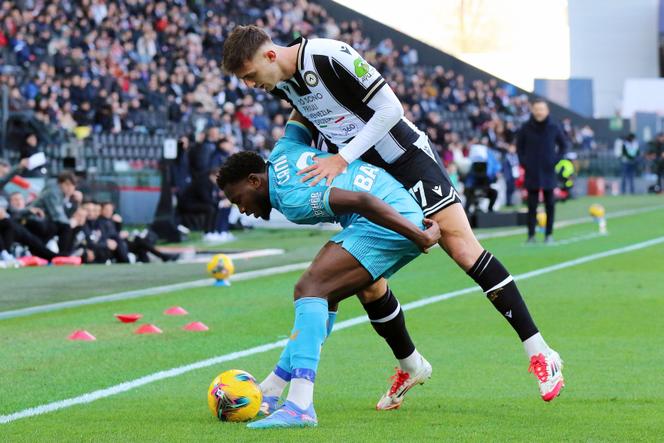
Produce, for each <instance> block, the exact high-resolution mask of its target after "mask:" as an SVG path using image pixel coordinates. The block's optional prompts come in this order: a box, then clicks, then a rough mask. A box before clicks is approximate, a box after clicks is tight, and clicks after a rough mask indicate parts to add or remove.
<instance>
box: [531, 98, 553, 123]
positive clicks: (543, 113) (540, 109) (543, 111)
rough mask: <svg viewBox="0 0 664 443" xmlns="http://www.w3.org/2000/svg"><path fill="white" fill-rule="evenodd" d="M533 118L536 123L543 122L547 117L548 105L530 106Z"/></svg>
mask: <svg viewBox="0 0 664 443" xmlns="http://www.w3.org/2000/svg"><path fill="white" fill-rule="evenodd" d="M532 112H533V117H534V118H535V120H537V121H538V122H541V121H544V119H545V118H547V117H548V115H549V105H547V104H546V103H544V102H538V103H535V104H534V105H533V106H532Z"/></svg>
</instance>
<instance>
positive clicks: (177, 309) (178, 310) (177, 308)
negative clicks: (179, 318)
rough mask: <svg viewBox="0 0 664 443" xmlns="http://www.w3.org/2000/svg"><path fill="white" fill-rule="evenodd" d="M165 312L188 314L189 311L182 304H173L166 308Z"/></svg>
mask: <svg viewBox="0 0 664 443" xmlns="http://www.w3.org/2000/svg"><path fill="white" fill-rule="evenodd" d="M164 314H166V315H187V314H189V313H188V312H187V310H186V309H184V308H183V307H182V306H173V307H172V308H168V309H166V310H165V311H164Z"/></svg>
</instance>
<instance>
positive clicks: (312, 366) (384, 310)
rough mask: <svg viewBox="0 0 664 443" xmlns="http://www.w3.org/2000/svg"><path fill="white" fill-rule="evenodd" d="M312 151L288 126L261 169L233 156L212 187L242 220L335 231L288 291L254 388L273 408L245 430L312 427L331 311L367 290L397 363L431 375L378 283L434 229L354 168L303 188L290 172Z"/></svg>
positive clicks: (387, 187)
mask: <svg viewBox="0 0 664 443" xmlns="http://www.w3.org/2000/svg"><path fill="white" fill-rule="evenodd" d="M310 143H311V133H310V132H309V130H308V129H307V128H306V127H305V126H304V125H302V124H300V123H298V122H292V121H291V122H289V123H288V125H287V126H286V132H285V135H284V137H282V138H281V139H280V140H279V141H278V142H277V144H276V146H275V148H274V150H273V151H272V154H271V155H270V158H269V159H268V162H267V164H266V163H265V162H264V160H263V159H262V158H261V157H260V156H258V155H257V154H255V153H252V152H241V153H238V154H235V155H233V156H231V157H230V158H229V159H228V160H227V162H226V163H225V164H224V165H223V166H222V168H221V169H220V171H219V175H218V177H217V184H218V185H219V187H220V188H221V189H222V190H223V191H224V193H225V194H226V196H227V197H228V198H229V199H230V200H231V202H233V203H234V204H236V205H237V206H238V207H239V209H240V211H241V212H242V213H244V214H251V215H254V216H256V217H261V218H264V219H269V216H270V212H271V210H272V209H273V208H274V209H275V210H277V211H279V212H281V213H282V214H284V215H285V216H286V218H288V219H289V220H291V221H293V222H295V223H298V224H316V223H319V222H333V223H340V224H341V226H342V227H343V230H342V231H341V232H340V233H339V234H337V235H335V236H334V237H332V239H331V240H330V241H329V242H328V243H327V244H326V245H325V246H324V247H323V248H322V249H321V251H320V252H319V253H318V255H317V256H316V258H315V259H314V260H313V262H312V264H311V265H310V266H309V268H308V269H307V270H306V271H305V272H304V274H303V275H302V277H301V278H300V280H299V281H298V283H297V284H296V286H295V291H294V298H295V324H294V326H293V331H292V333H291V338H290V340H289V342H288V345H287V346H286V348H285V349H284V351H283V353H282V355H281V357H280V359H279V362H278V364H277V366H276V367H275V370H274V371H273V372H272V373H271V374H270V376H269V377H268V379H266V381H265V382H264V383H262V384H261V390H262V391H263V393H264V395H265V396H266V398H267V399H268V402H269V403H271V404H269V405H268V406H269V411H268V412H271V411H273V412H272V413H271V414H270V415H269V416H268V417H267V418H265V419H263V420H259V421H256V422H253V423H250V424H249V425H248V426H249V427H250V428H274V427H302V426H315V425H316V424H317V418H316V413H315V411H314V407H313V386H314V380H315V377H316V370H317V368H318V361H319V359H320V350H321V345H322V344H323V341H324V340H325V338H326V337H327V335H328V334H329V327H330V326H331V323H332V320H333V317H330V313H329V311H330V310H333V311H334V310H336V305H337V303H338V302H339V301H341V300H343V299H345V298H347V297H350V296H351V295H354V294H357V293H360V292H361V291H362V290H363V289H365V288H368V287H372V288H375V287H378V288H380V289H379V290H378V291H379V292H380V294H379V297H376V298H380V302H381V306H373V307H372V309H371V310H369V309H367V304H365V309H367V312H368V313H369V318H370V320H371V321H372V325H373V326H374V328H375V329H376V331H377V332H378V333H379V334H380V335H381V336H383V337H384V338H385V340H386V341H387V342H388V344H389V345H390V347H391V348H392V350H393V352H395V356H396V357H397V358H398V359H399V360H400V363H402V362H401V360H402V359H403V360H405V361H407V360H409V359H410V360H413V359H416V360H417V362H416V363H417V366H419V367H422V366H426V367H428V374H429V375H430V374H431V366H430V365H429V364H428V362H426V361H425V360H424V359H423V358H422V357H421V356H420V355H419V354H418V353H417V351H416V350H415V347H414V345H413V344H412V341H411V340H410V337H408V334H407V332H406V334H405V336H404V334H403V332H404V331H406V330H405V324H404V319H403V312H402V310H401V307H400V306H399V303H398V301H397V300H396V298H395V297H394V296H392V294H391V291H390V290H389V288H388V287H387V282H386V281H385V279H386V278H387V277H389V276H390V275H392V274H393V273H394V272H396V271H397V270H398V269H400V268H401V267H403V266H404V265H406V264H407V263H408V262H410V261H411V260H413V259H414V258H415V257H417V256H418V255H419V254H420V252H426V251H427V250H428V248H430V247H431V246H433V245H435V244H436V242H437V241H438V239H439V237H440V231H439V228H438V225H437V224H435V223H433V222H432V221H431V220H428V219H425V218H424V214H423V212H422V209H421V208H420V206H419V204H418V203H417V201H416V200H415V199H414V198H413V197H412V195H411V194H410V193H409V192H408V191H406V189H405V188H404V187H403V186H402V185H401V184H400V183H399V182H398V181H396V180H395V179H394V178H393V177H392V176H390V175H389V174H387V173H386V172H385V171H384V170H382V169H381V168H378V167H376V166H372V165H370V164H368V163H365V162H362V161H355V162H353V163H351V164H350V165H348V168H347V169H346V171H345V172H344V173H342V174H340V175H339V176H337V177H336V178H335V179H334V181H333V183H332V186H329V187H328V186H325V185H319V186H312V187H310V186H309V185H308V184H305V183H302V182H301V180H300V177H299V176H298V175H297V172H298V171H300V170H302V169H304V168H306V167H307V166H308V165H310V164H311V162H312V161H313V160H312V158H313V157H314V156H320V155H321V153H320V151H317V150H315V149H313V148H311V147H310V146H309V144H310ZM376 282H378V284H375V283H376ZM381 291H382V292H381ZM385 294H387V295H388V296H387V297H386V296H385ZM370 304H371V303H368V305H370ZM372 313H373V315H372ZM394 320H398V322H399V323H400V324H401V327H396V328H393V329H395V331H396V334H395V333H394V332H395V331H392V333H391V331H389V330H386V329H385V327H384V326H385V325H389V327H390V328H392V327H393V325H395V323H394ZM398 353H402V355H401V356H399V355H398ZM406 363H407V362H406ZM418 380H419V379H418ZM289 381H290V383H291V388H290V390H289V393H288V397H287V399H286V402H285V403H284V404H283V406H281V407H280V408H278V409H276V402H277V398H278V395H274V394H276V393H278V394H280V393H281V391H283V389H284V387H285V386H286V383H288V382H289ZM266 384H267V385H270V384H271V385H272V389H271V392H266V389H265V386H264V385H266ZM413 385H414V384H411V385H410V386H411V387H412V386H413ZM404 393H405V392H404ZM275 409H276V410H275Z"/></svg>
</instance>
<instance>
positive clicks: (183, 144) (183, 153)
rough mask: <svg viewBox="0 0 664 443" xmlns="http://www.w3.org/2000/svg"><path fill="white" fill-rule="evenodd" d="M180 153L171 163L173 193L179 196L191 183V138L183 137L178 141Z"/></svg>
mask: <svg viewBox="0 0 664 443" xmlns="http://www.w3.org/2000/svg"><path fill="white" fill-rule="evenodd" d="M177 143H178V145H177V146H178V153H177V157H176V158H175V160H174V161H173V162H172V163H171V165H170V168H171V181H172V185H173V192H174V193H175V195H176V196H179V195H180V194H181V193H182V191H184V190H185V188H186V187H187V186H188V185H189V184H190V183H191V168H190V166H189V144H190V141H189V137H187V136H186V135H183V136H182V137H180V138H179V139H178V142H177Z"/></svg>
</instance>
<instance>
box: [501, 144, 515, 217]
mask: <svg viewBox="0 0 664 443" xmlns="http://www.w3.org/2000/svg"><path fill="white" fill-rule="evenodd" d="M502 172H503V178H504V179H505V206H508V207H511V206H512V199H513V198H514V191H516V179H517V178H519V156H518V155H517V153H516V145H514V144H510V145H508V146H507V151H506V152H505V153H504V154H503V158H502Z"/></svg>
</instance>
